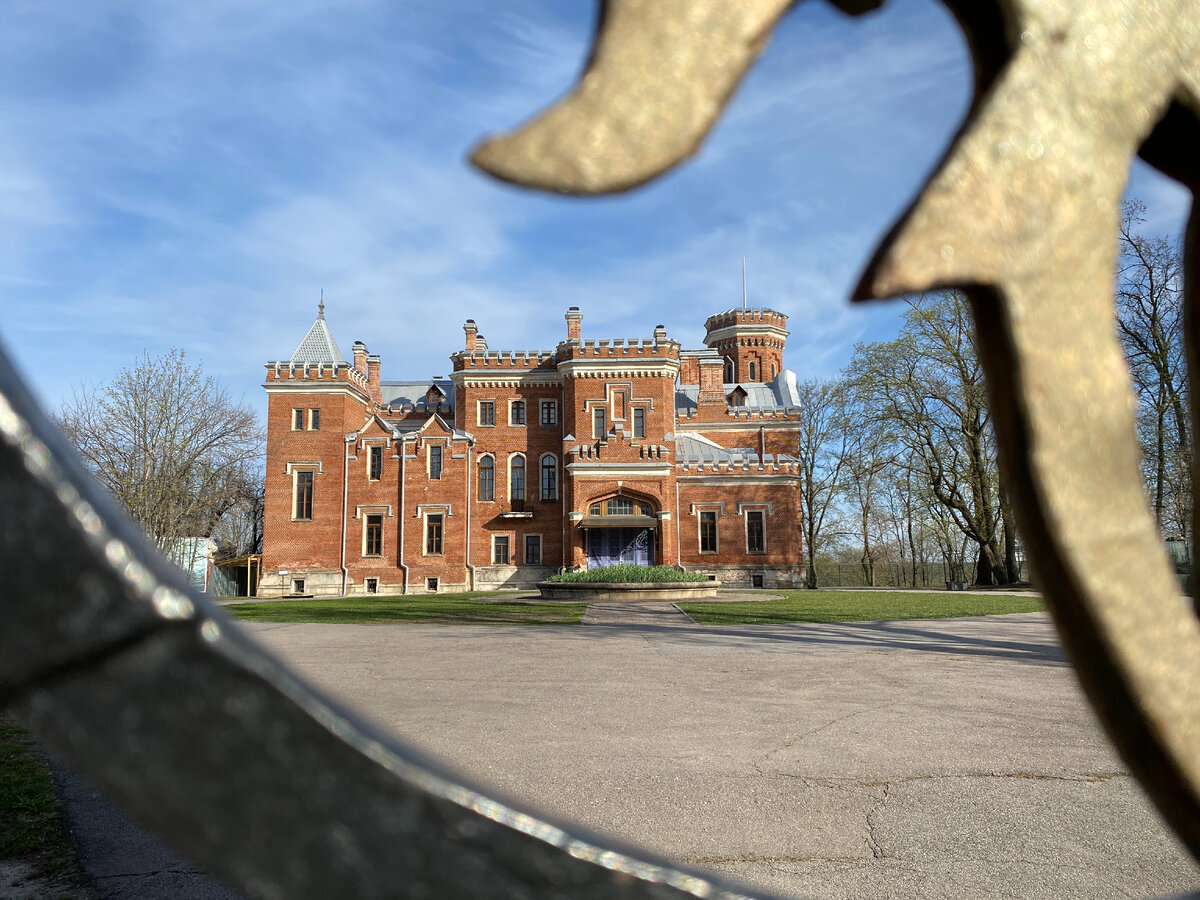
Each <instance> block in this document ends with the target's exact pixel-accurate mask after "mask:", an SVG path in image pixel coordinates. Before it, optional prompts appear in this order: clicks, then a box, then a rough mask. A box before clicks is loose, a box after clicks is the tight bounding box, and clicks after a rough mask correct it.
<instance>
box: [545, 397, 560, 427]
mask: <svg viewBox="0 0 1200 900" xmlns="http://www.w3.org/2000/svg"><path fill="white" fill-rule="evenodd" d="M542 424H543V425H557V424H558V401H557V400H543V401H542Z"/></svg>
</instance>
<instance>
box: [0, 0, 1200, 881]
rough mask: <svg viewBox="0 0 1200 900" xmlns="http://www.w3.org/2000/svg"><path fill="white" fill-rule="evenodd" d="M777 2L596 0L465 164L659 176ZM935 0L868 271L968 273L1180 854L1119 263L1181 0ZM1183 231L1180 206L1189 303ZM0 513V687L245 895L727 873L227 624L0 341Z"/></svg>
mask: <svg viewBox="0 0 1200 900" xmlns="http://www.w3.org/2000/svg"><path fill="white" fill-rule="evenodd" d="M790 5H791V2H790V0H743V2H741V3H731V2H728V0H693V2H689V3H687V4H681V3H675V2H659V3H645V2H634V0H608V2H607V3H606V4H605V6H604V15H603V16H602V17H601V30H600V32H599V33H598V35H597V38H596V46H595V48H594V51H593V53H592V55H591V58H590V61H589V69H588V73H587V77H586V78H585V79H584V80H582V81H581V82H580V85H579V86H578V87H577V88H576V90H575V91H574V92H573V93H572V94H571V95H569V96H568V97H567V98H566V99H565V100H564V101H562V102H561V103H560V104H559V105H557V106H556V107H554V108H553V109H551V110H550V111H549V112H547V113H546V114H545V115H543V116H542V117H540V118H538V119H536V120H534V121H533V122H532V123H531V124H530V125H529V126H527V127H526V128H524V129H522V130H521V131H519V132H517V133H516V134H515V135H513V136H511V137H508V138H504V139H500V140H496V141H491V142H489V143H486V144H484V145H483V146H482V147H481V148H480V149H479V150H478V151H477V152H476V155H475V159H476V161H477V163H478V164H480V165H481V166H483V167H485V168H487V169H488V170H489V171H491V172H493V173H494V174H496V175H497V176H499V177H502V178H506V179H508V180H511V181H516V182H520V183H523V184H529V185H535V186H538V187H542V188H546V189H550V190H555V191H565V192H571V193H602V192H605V191H612V190H622V189H626V188H629V187H632V186H634V185H637V184H639V183H641V182H643V181H646V180H648V179H650V178H652V177H654V176H655V175H657V174H659V173H661V172H662V171H665V170H666V169H668V168H670V167H671V166H673V165H675V164H676V163H678V162H679V161H680V160H681V159H683V158H684V157H686V156H687V155H688V154H690V153H691V152H692V151H693V150H694V148H695V146H696V143H697V142H698V140H699V139H700V137H701V136H702V135H703V133H704V131H705V130H706V129H707V128H708V127H709V126H710V125H711V124H712V122H713V121H714V119H715V118H716V116H717V115H718V113H719V112H720V109H721V108H722V105H723V103H724V101H725V100H726V99H727V98H728V96H729V95H730V93H731V91H732V90H733V88H734V86H736V84H737V82H738V80H739V79H740V78H741V76H742V74H743V73H744V72H745V70H746V69H747V68H748V67H749V65H750V64H751V63H752V62H753V60H754V59H755V57H756V55H757V53H758V52H759V50H760V49H761V47H762V45H763V39H764V38H765V36H766V35H767V34H768V32H769V31H770V29H771V27H772V26H773V25H774V23H775V22H776V21H777V19H778V18H779V16H781V15H782V14H783V13H784V12H785V11H786V10H787V9H788V7H789V6H790ZM836 5H838V6H839V7H842V8H844V9H845V10H846V11H848V12H853V13H858V12H862V11H864V10H865V9H867V8H870V7H873V6H876V5H878V4H877V3H876V2H872V0H836ZM947 6H949V7H950V8H951V10H952V11H953V12H954V14H955V15H956V17H957V18H958V21H959V23H960V24H961V25H962V27H963V29H964V31H965V32H966V34H967V38H968V43H969V45H970V47H971V49H972V53H973V56H974V59H975V63H976V70H975V71H976V100H975V103H974V105H973V107H972V111H971V114H970V117H969V119H968V122H967V123H966V125H965V126H964V129H963V131H962V132H961V133H960V135H959V136H958V137H957V138H956V140H955V143H954V145H953V146H952V148H951V149H950V151H949V153H948V154H947V157H946V159H945V160H944V162H943V163H942V164H941V166H940V167H939V169H938V171H937V172H936V173H935V174H934V175H933V177H932V178H931V180H930V183H929V184H928V185H927V187H926V188H925V190H924V191H923V192H922V193H921V195H920V196H919V197H918V199H917V201H916V202H915V203H914V205H913V207H912V208H911V209H910V210H909V211H908V213H906V215H905V216H904V217H903V219H902V221H901V222H900V223H898V224H897V226H896V227H895V229H894V230H893V232H892V233H891V234H890V235H889V236H888V238H887V240H886V241H885V243H884V245H883V247H882V248H881V250H880V251H879V253H878V254H877V256H876V257H875V259H874V260H873V261H872V262H871V264H870V265H869V267H868V270H867V273H866V275H865V276H864V278H863V281H862V283H861V285H860V287H859V289H858V291H857V296H858V297H859V298H867V297H874V296H891V295H895V294H897V293H901V292H906V291H919V290H926V289H930V288H934V287H940V286H947V285H950V286H959V287H963V288H965V289H966V290H967V291H968V293H969V296H970V297H971V301H972V308H973V312H974V315H975V320H976V325H977V332H978V337H979V344H980V354H981V358H982V359H983V361H984V364H985V366H986V369H987V373H988V378H989V384H990V389H991V391H992V403H993V408H994V410H995V411H996V420H997V432H998V437H999V442H1000V446H1001V451H1002V454H1001V459H1002V464H1003V465H1004V468H1005V473H1006V476H1007V479H1008V484H1009V485H1010V486H1011V487H1010V496H1011V499H1012V501H1013V503H1014V507H1015V508H1016V510H1017V514H1018V520H1019V521H1018V524H1019V526H1020V528H1021V531H1022V533H1023V534H1024V536H1025V538H1026V541H1027V542H1028V549H1029V552H1030V556H1031V558H1032V562H1033V564H1034V565H1035V567H1036V569H1037V571H1038V573H1039V576H1040V581H1041V585H1042V587H1043V589H1044V590H1045V593H1046V597H1047V601H1048V605H1049V607H1050V609H1051V611H1052V612H1053V613H1054V615H1055V619H1056V621H1057V623H1058V625H1059V627H1060V629H1061V631H1062V635H1063V639H1064V643H1065V645H1066V646H1067V649H1068V651H1069V653H1070V654H1071V657H1072V660H1073V662H1074V664H1075V665H1076V667H1077V670H1078V671H1079V674H1080V677H1081V680H1082V682H1083V684H1084V685H1085V687H1086V689H1087V691H1088V694H1089V697H1090V698H1091V700H1092V702H1093V704H1094V706H1095V707H1096V709H1097V711H1098V712H1099V714H1100V716H1101V719H1102V721H1103V722H1104V723H1105V725H1106V727H1107V728H1108V731H1109V734H1110V736H1111V737H1112V739H1113V741H1114V743H1115V744H1116V745H1117V747H1118V749H1120V751H1121V752H1122V754H1123V755H1124V757H1125V759H1126V761H1127V762H1128V763H1129V765H1130V767H1131V769H1132V770H1133V771H1134V772H1135V773H1136V774H1137V775H1138V777H1139V778H1140V779H1141V781H1142V784H1143V785H1144V786H1145V787H1146V789H1147V790H1148V792H1149V793H1150V795H1151V797H1152V798H1153V799H1154V800H1155V802H1156V803H1157V805H1158V807H1159V809H1160V811H1161V812H1162V813H1163V814H1164V816H1165V817H1166V818H1167V820H1168V821H1169V822H1170V824H1171V825H1172V826H1173V827H1174V828H1175V829H1176V831H1177V832H1178V833H1179V834H1180V836H1181V837H1182V838H1183V840H1184V841H1185V842H1186V843H1187V845H1188V846H1189V847H1190V848H1191V849H1192V851H1193V852H1196V851H1197V850H1198V849H1200V752H1197V750H1200V693H1198V692H1200V625H1198V624H1197V621H1196V618H1195V617H1194V616H1193V615H1192V613H1191V612H1190V610H1187V609H1185V608H1184V607H1183V605H1182V604H1180V603H1179V602H1178V582H1177V579H1176V576H1175V573H1174V572H1173V571H1172V568H1171V566H1170V565H1169V564H1168V562H1167V559H1166V557H1165V554H1164V553H1163V552H1162V546H1161V542H1160V540H1159V537H1158V535H1157V533H1156V531H1155V529H1154V525H1153V521H1152V520H1151V519H1150V517H1149V514H1148V510H1147V509H1146V504H1145V500H1144V498H1143V496H1142V494H1141V480H1140V475H1139V471H1138V461H1137V447H1136V444H1135V442H1134V438H1133V434H1134V430H1133V422H1132V418H1131V413H1130V410H1131V409H1132V404H1131V403H1130V402H1129V383H1128V375H1127V373H1126V372H1125V369H1124V365H1123V362H1122V357H1121V354H1120V351H1119V348H1118V347H1117V346H1116V342H1115V337H1114V335H1113V328H1112V325H1111V321H1112V320H1111V279H1112V271H1113V263H1114V258H1113V257H1114V251H1113V244H1114V241H1113V235H1114V233H1115V227H1116V223H1117V220H1118V207H1119V203H1120V199H1121V189H1122V186H1123V184H1124V179H1125V173H1126V171H1127V169H1128V165H1129V161H1130V157H1131V156H1132V155H1133V153H1134V152H1137V151H1138V150H1139V148H1140V152H1141V153H1142V155H1143V156H1144V157H1145V158H1147V159H1148V160H1149V161H1150V162H1152V163H1153V164H1156V165H1158V166H1159V167H1160V168H1162V169H1163V170H1164V171H1167V172H1168V173H1170V174H1172V175H1174V176H1176V177H1178V178H1180V179H1181V180H1183V181H1184V182H1185V183H1187V184H1188V185H1190V186H1192V187H1195V186H1196V185H1197V184H1200V167H1198V165H1197V159H1198V157H1197V155H1196V153H1195V152H1194V151H1195V143H1194V141H1195V135H1196V133H1197V132H1196V126H1197V124H1200V0H1184V2H1178V3H1172V4H1158V3H1137V2H1135V0H996V2H994V3H989V2H983V0H970V2H968V0H953V2H951V0H947ZM685 11H686V15H685ZM1189 148H1190V149H1189ZM1198 241H1200V228H1198V227H1197V225H1196V222H1195V220H1193V223H1192V226H1191V228H1190V230H1189V237H1188V245H1189V257H1188V265H1189V281H1188V288H1187V290H1188V293H1189V302H1191V303H1193V304H1194V303H1195V302H1196V300H1197V296H1196V287H1195V280H1194V266H1195V259H1196V251H1197V243H1198ZM1189 349H1190V350H1191V352H1192V353H1193V358H1194V353H1195V350H1196V346H1195V340H1194V338H1193V343H1192V346H1191V347H1190V348H1189ZM0 508H2V509H3V510H4V512H5V514H4V515H2V516H0V564H2V565H3V567H4V569H5V571H6V572H8V573H9V580H8V583H7V585H6V589H7V599H6V600H5V603H4V605H3V607H2V608H0V610H2V611H0V617H2V618H0V700H2V701H4V702H6V703H8V704H11V705H12V706H13V707H14V708H15V709H16V710H17V711H18V712H19V714H20V715H21V716H22V717H23V719H24V720H25V721H26V722H27V723H29V724H30V725H31V726H32V727H33V728H34V730H35V731H36V732H37V733H38V734H40V735H42V736H43V737H45V738H46V739H47V740H49V741H50V742H51V743H53V744H54V746H55V747H56V748H57V749H58V750H59V751H60V752H61V753H62V754H63V755H64V756H66V757H67V758H68V759H69V760H70V761H71V762H72V764H74V765H75V766H77V767H78V768H79V769H80V770H82V771H83V772H85V773H86V774H87V775H88V776H89V777H90V778H91V779H93V780H94V781H95V782H97V783H98V784H100V785H101V786H102V787H104V788H105V790H107V791H108V792H110V793H111V794H112V795H114V796H115V797H117V798H118V799H119V800H120V801H121V802H122V804H123V805H125V806H127V807H128V808H131V809H133V810H134V811H136V813H137V814H138V815H139V817H140V818H142V819H143V820H144V821H146V822H148V823H149V824H151V825H152V826H153V827H155V828H157V829H158V830H159V831H160V832H161V833H162V834H163V835H164V836H165V837H167V838H168V839H169V840H171V841H172V842H173V843H174V844H175V845H176V846H178V847H180V848H181V849H183V850H184V851H185V852H186V853H187V854H188V855H189V856H191V857H192V858H193V859H195V860H196V861H197V862H199V863H201V864H202V865H204V866H206V867H208V868H210V869H211V870H212V871H214V872H216V873H217V874H219V875H220V876H221V877H222V878H224V879H225V880H227V881H229V882H230V883H231V884H234V885H236V886H238V887H239V888H240V889H242V890H243V891H244V892H246V893H247V894H250V895H252V896H259V897H270V898H275V897H280V898H283V897H288V898H305V897H313V898H317V897H320V898H325V897H330V896H354V897H364V898H369V897H385V896H389V897H390V896H397V895H398V894H399V895H407V896H412V897H450V896H470V897H529V896H537V897H542V898H553V897H563V898H567V897H570V898H592V897H611V896H621V897H626V898H638V897H655V898H658V897H662V898H665V897H675V896H680V895H682V894H690V895H694V896H702V897H723V898H732V897H737V896H741V894H740V893H739V892H738V891H736V890H733V889H729V888H726V887H723V886H721V885H720V884H718V883H717V882H716V881H715V880H714V879H712V878H711V877H709V876H706V875H702V874H698V873H693V872H688V871H685V870H683V869H680V868H678V867H676V866H674V865H672V864H669V863H665V862H662V861H658V860H654V859H652V858H648V857H647V856H645V855H644V854H641V853H639V852H637V851H631V850H629V849H627V848H623V847H620V846H617V845H616V844H615V843H614V842H612V841H610V840H608V839H605V838H598V837H595V836H592V835H590V834H588V833H586V832H584V831H583V830H581V829H578V828H575V827H573V826H569V825H564V824H559V823H553V822H549V821H547V820H545V819H542V818H538V817H536V816H533V815H530V814H528V813H525V812H522V811H521V809H520V806H519V804H517V803H513V802H509V801H506V800H504V799H501V798H499V797H497V796H496V795H494V794H493V793H491V792H489V791H488V790H486V789H483V788H479V787H476V786H473V785H469V784H466V783H464V782H463V781H462V780H461V779H459V778H458V777H457V776H455V775H453V774H452V773H450V772H447V771H445V770H444V769H443V768H441V767H440V766H439V765H438V764H436V763H434V762H432V761H430V760H428V759H425V758H423V757H422V756H421V755H420V754H418V753H416V752H414V751H413V750H411V749H409V748H407V747H405V746H403V745H401V744H399V743H398V742H396V741H395V740H393V739H391V738H388V737H386V736H384V735H381V734H378V733H376V732H375V731H374V730H372V729H371V728H370V727H369V726H367V725H365V724H364V723H362V722H361V721H359V720H358V719H357V718H356V717H355V716H353V715H352V714H350V713H349V712H348V711H346V710H344V709H342V708H340V707H339V706H338V705H337V704H335V703H333V702H332V701H330V700H328V699H327V698H325V697H324V696H322V695H321V694H320V693H319V692H317V691H315V690H313V689H312V688H310V687H308V686H306V685H305V684H304V683H302V682H301V681H300V680H299V679H298V678H297V677H296V676H294V675H293V674H292V673H291V672H289V671H288V670H287V669H286V668H285V667H284V666H282V665H281V664H279V663H278V662H277V661H275V660H274V659H273V658H271V657H270V656H269V655H267V654H266V653H264V652H263V651H262V650H261V649H260V648H259V647H258V646H257V645H256V644H254V643H253V642H252V641H250V640H248V639H247V638H245V637H242V636H241V635H239V634H238V633H236V632H233V631H231V630H229V629H227V628H226V627H225V625H224V620H223V619H222V617H221V615H220V613H219V612H218V611H217V610H216V609H215V608H213V607H212V606H210V605H209V603H208V601H207V600H206V599H205V598H203V597H202V596H200V595H197V594H195V593H193V592H191V590H190V589H189V587H188V585H187V584H186V583H185V581H184V579H183V577H182V576H181V574H180V573H179V572H178V571H177V570H176V569H174V567H172V566H171V565H170V564H168V563H166V562H165V561H163V560H162V559H160V558H159V557H158V556H157V555H156V554H155V553H154V551H153V549H152V548H151V547H149V545H148V544H147V543H146V541H145V540H144V539H143V538H142V537H141V535H139V534H137V533H136V531H135V530H134V529H133V528H132V526H131V525H130V524H129V523H128V522H127V521H126V520H125V519H124V518H123V517H122V516H121V515H120V513H119V512H118V511H117V510H116V509H114V508H113V506H112V504H111V501H109V500H108V498H106V497H105V496H104V495H103V494H102V493H101V492H100V491H99V490H98V489H97V488H96V486H95V485H94V483H93V482H92V481H91V480H90V479H89V478H88V477H87V476H86V475H85V473H84V472H83V471H82V469H81V468H80V466H79V464H78V463H77V462H76V461H75V458H74V456H73V455H72V453H71V452H70V450H69V449H68V448H67V447H66V446H65V445H64V443H63V442H62V439H61V437H60V436H59V435H58V434H57V433H56V431H55V429H54V428H53V427H52V426H51V424H50V423H49V421H48V420H47V419H46V417H45V416H44V415H43V414H42V413H41V412H40V411H39V410H38V409H37V407H36V405H35V404H34V402H33V401H32V399H31V397H30V395H29V394H28V392H27V391H26V390H25V389H24V387H23V386H22V385H21V383H20V381H19V380H18V378H17V376H16V374H15V373H14V372H13V370H12V368H11V367H10V366H9V364H8V362H7V360H6V359H4V358H2V357H0ZM18 510H19V511H20V514H19V515H14V514H13V512H14V511H18ZM65 559H71V560H72V561H73V562H72V564H71V565H69V566H68V565H64V563H63V561H64V560H65ZM247 761H252V762H251V763H249V764H247Z"/></svg>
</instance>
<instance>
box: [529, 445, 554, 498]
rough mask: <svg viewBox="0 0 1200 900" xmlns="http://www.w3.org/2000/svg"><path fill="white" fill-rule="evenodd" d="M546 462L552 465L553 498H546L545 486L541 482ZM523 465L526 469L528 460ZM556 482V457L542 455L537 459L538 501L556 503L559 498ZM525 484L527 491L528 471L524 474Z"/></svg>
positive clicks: (546, 454)
mask: <svg viewBox="0 0 1200 900" xmlns="http://www.w3.org/2000/svg"><path fill="white" fill-rule="evenodd" d="M546 460H551V461H553V463H554V496H552V497H547V496H546V486H545V484H544V483H543V481H542V470H543V469H544V468H545V467H546ZM525 465H526V467H528V465H529V462H528V460H526V463H525ZM558 481H559V478H558V457H557V456H555V455H554V454H553V453H543V454H542V455H541V456H539V457H538V499H539V500H544V501H545V502H547V503H551V502H555V501H557V500H558V497H559V488H558ZM525 483H526V488H527V489H528V484H529V472H528V471H526V472H525Z"/></svg>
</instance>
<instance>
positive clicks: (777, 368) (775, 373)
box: [771, 363, 779, 380]
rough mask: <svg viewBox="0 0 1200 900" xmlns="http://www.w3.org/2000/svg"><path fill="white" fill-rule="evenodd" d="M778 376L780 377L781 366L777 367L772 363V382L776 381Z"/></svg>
mask: <svg viewBox="0 0 1200 900" xmlns="http://www.w3.org/2000/svg"><path fill="white" fill-rule="evenodd" d="M777 375H779V366H777V365H775V363H771V378H772V380H774V378H775V377H776V376H777Z"/></svg>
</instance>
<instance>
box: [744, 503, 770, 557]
mask: <svg viewBox="0 0 1200 900" xmlns="http://www.w3.org/2000/svg"><path fill="white" fill-rule="evenodd" d="M763 516H764V513H763V511H762V510H761V509H758V510H747V511H746V552H747V553H766V552H767V531H766V526H765V523H764V521H763Z"/></svg>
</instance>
